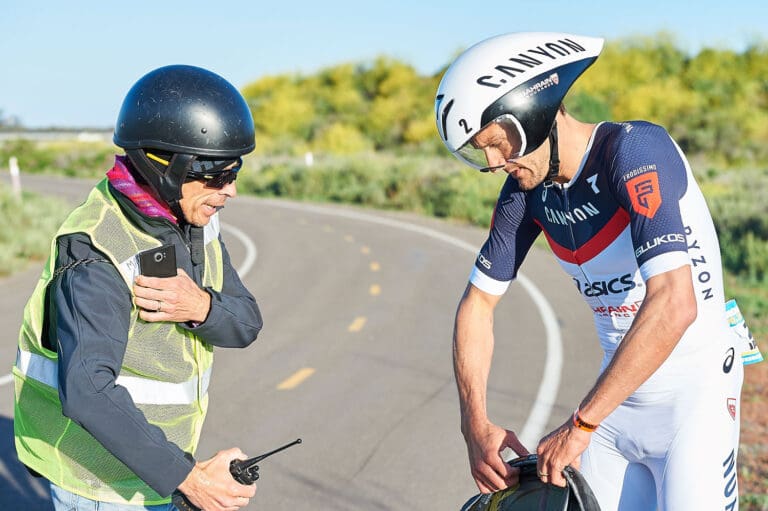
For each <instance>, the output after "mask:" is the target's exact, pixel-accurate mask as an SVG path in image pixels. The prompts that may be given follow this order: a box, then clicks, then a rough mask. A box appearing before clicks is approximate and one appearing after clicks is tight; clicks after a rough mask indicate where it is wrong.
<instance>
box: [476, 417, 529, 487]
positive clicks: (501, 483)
mask: <svg viewBox="0 0 768 511" xmlns="http://www.w3.org/2000/svg"><path fill="white" fill-rule="evenodd" d="M463 429H465V432H464V439H465V441H466V442H467V451H468V454H469V465H470V468H471V469H472V477H473V478H474V480H475V484H477V487H478V488H479V489H480V492H481V493H492V492H495V491H498V490H503V489H505V488H509V487H510V486H513V485H515V484H517V481H518V476H519V475H520V470H519V469H516V468H512V467H510V466H509V464H507V463H506V462H505V461H504V460H503V459H502V457H501V451H503V450H505V449H506V448H507V447H508V448H510V449H512V450H513V451H515V453H517V455H518V456H525V455H527V454H529V453H528V450H527V449H526V448H525V447H524V446H523V444H521V443H520V440H518V439H517V435H515V433H513V432H512V431H510V430H508V429H503V428H500V427H499V426H496V425H495V424H493V423H491V422H485V423H482V424H479V425H475V426H472V427H467V428H463Z"/></svg>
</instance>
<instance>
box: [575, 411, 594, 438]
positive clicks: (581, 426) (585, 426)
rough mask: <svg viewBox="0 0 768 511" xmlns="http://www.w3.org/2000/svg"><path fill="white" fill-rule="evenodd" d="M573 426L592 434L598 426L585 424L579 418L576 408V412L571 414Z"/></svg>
mask: <svg viewBox="0 0 768 511" xmlns="http://www.w3.org/2000/svg"><path fill="white" fill-rule="evenodd" d="M573 425H574V426H576V427H577V428H579V429H580V430H582V431H586V432H587V433H594V432H595V430H596V429H597V426H598V424H590V423H589V422H585V421H584V420H583V419H582V418H581V417H580V416H579V409H578V408H576V411H574V412H573Z"/></svg>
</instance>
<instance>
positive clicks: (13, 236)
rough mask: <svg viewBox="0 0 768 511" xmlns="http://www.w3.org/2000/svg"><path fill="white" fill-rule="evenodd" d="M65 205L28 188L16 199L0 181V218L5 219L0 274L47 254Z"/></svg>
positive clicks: (64, 215) (1, 237)
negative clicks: (31, 191)
mask: <svg viewBox="0 0 768 511" xmlns="http://www.w3.org/2000/svg"><path fill="white" fill-rule="evenodd" d="M69 209H71V208H70V207H69V206H68V205H67V204H66V203H64V202H62V201H60V200H58V199H55V198H51V197H40V196H38V195H35V194H32V193H29V192H23V193H22V196H21V198H20V199H19V198H17V197H15V196H14V194H13V193H12V192H11V189H10V188H9V187H8V186H6V185H5V184H2V183H0V218H5V219H8V220H7V221H6V225H5V228H4V229H2V230H0V276H3V275H9V274H11V273H13V272H15V271H17V270H21V269H23V268H24V267H25V266H26V265H27V264H29V262H30V261H41V260H43V259H45V258H46V257H48V253H49V251H50V244H51V239H52V237H53V235H54V234H55V233H56V231H57V229H58V228H59V225H60V224H61V222H62V221H63V220H64V218H65V217H66V215H67V213H68V211H69Z"/></svg>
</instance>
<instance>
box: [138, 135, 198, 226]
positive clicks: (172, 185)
mask: <svg viewBox="0 0 768 511" xmlns="http://www.w3.org/2000/svg"><path fill="white" fill-rule="evenodd" d="M125 152H126V154H127V155H128V158H129V159H130V160H131V163H132V164H133V166H134V168H135V169H136V171H137V172H138V173H139V174H140V175H141V177H142V178H144V180H145V181H146V182H147V184H148V185H149V186H150V188H152V189H153V190H154V191H155V193H156V194H157V196H158V198H160V199H161V200H163V201H164V202H165V203H166V204H168V206H169V207H170V209H171V213H173V215H174V216H175V217H176V219H177V220H178V221H179V223H182V222H184V220H185V219H184V213H183V212H182V209H181V206H180V205H179V201H180V200H181V185H182V184H184V180H185V179H186V177H187V171H188V170H189V168H190V167H191V166H192V162H193V161H194V160H195V158H196V157H195V156H194V155H192V154H184V153H174V154H173V156H172V157H171V159H170V161H169V162H168V166H167V167H165V168H164V169H163V168H160V167H158V165H157V164H156V163H155V162H154V161H153V160H151V159H150V158H148V157H147V155H146V151H145V150H144V149H127V150H126V151H125Z"/></svg>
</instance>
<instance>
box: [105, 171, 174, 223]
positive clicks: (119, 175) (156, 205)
mask: <svg viewBox="0 0 768 511" xmlns="http://www.w3.org/2000/svg"><path fill="white" fill-rule="evenodd" d="M126 163H127V162H126V157H125V156H115V166H114V167H112V168H111V169H110V170H109V171H108V172H107V179H109V183H110V184H111V185H112V186H114V187H115V189H116V190H118V191H119V192H120V193H122V194H123V195H125V196H126V197H128V199H130V201H131V202H133V203H134V204H135V205H136V207H137V208H138V209H139V211H141V212H142V213H143V214H144V215H146V216H149V217H160V218H165V219H167V220H169V221H170V222H172V223H174V224H175V223H178V222H176V217H175V216H173V214H171V210H170V209H169V208H168V206H167V205H166V204H165V203H163V202H160V201H159V200H158V199H157V198H156V197H155V194H154V193H153V191H152V189H151V188H150V187H149V186H147V185H141V184H139V183H137V182H136V178H134V177H133V175H132V174H131V172H130V171H129V170H128V167H127V165H126Z"/></svg>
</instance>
